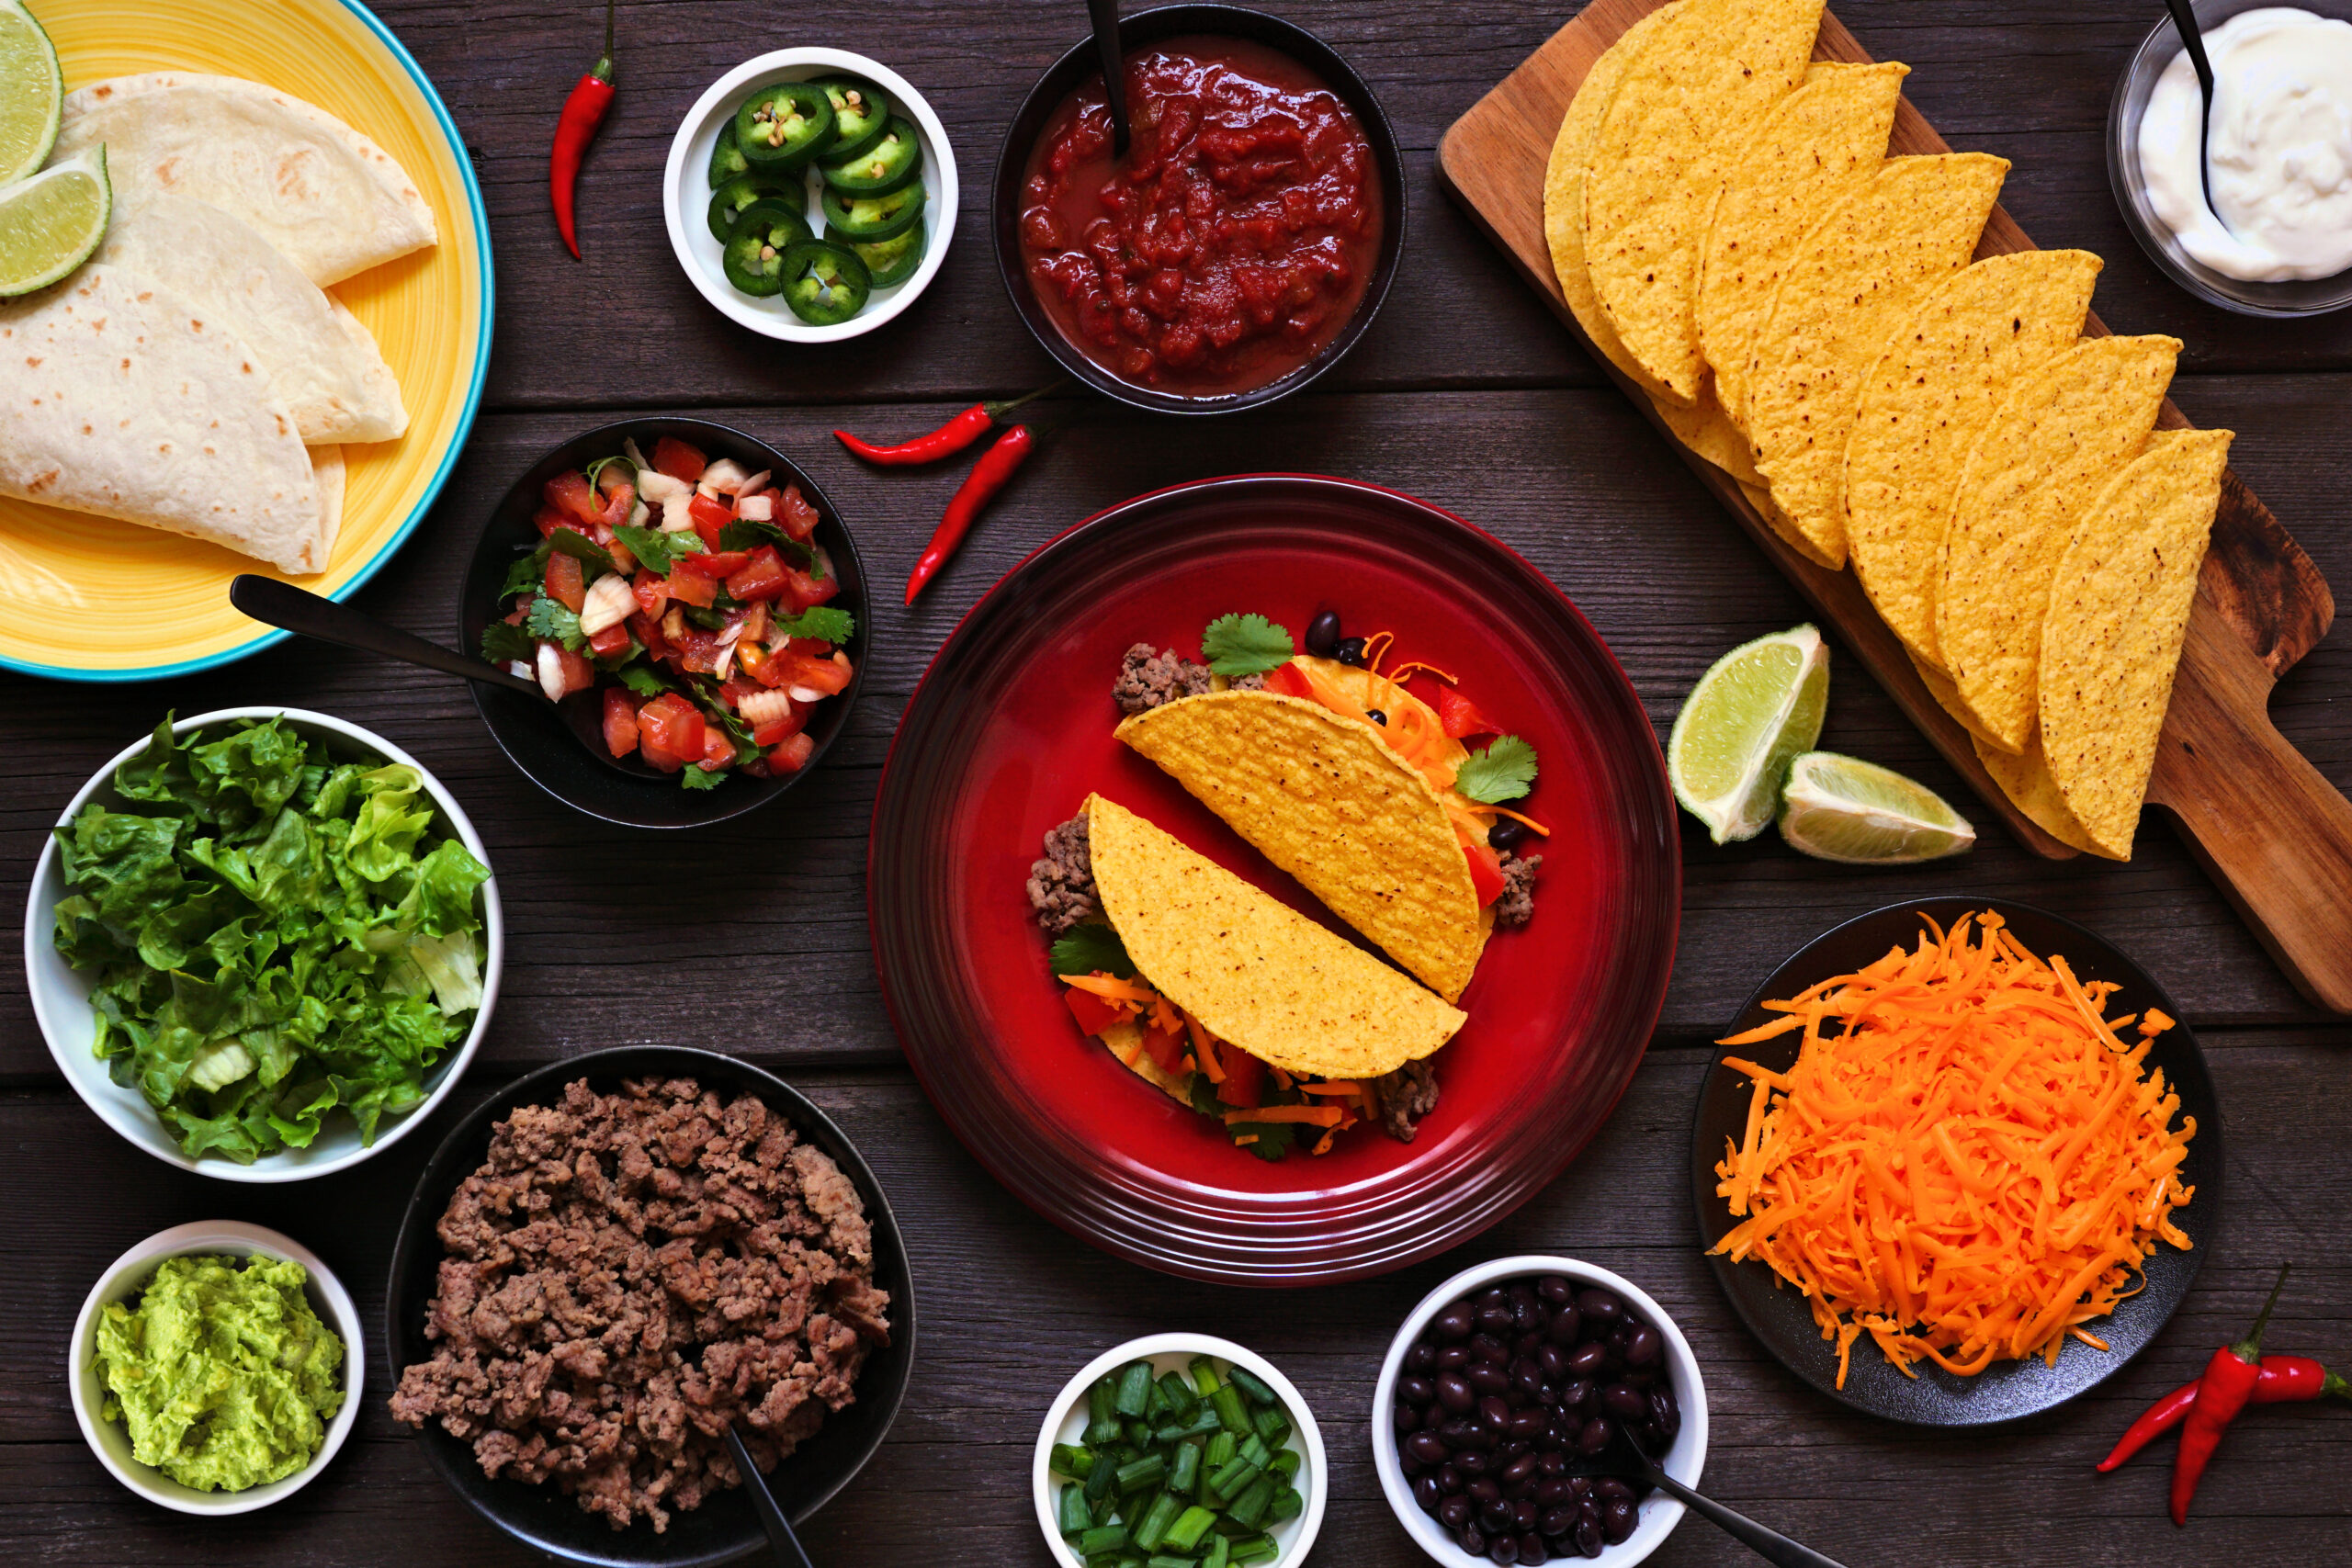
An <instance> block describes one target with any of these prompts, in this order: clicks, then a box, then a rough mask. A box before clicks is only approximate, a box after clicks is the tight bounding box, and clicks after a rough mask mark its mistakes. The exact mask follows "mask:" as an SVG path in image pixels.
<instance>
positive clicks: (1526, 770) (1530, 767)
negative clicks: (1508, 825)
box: [1453, 735, 1535, 806]
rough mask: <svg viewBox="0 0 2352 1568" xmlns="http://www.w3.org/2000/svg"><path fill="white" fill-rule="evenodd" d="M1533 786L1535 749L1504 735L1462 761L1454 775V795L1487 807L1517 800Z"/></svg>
mask: <svg viewBox="0 0 2352 1568" xmlns="http://www.w3.org/2000/svg"><path fill="white" fill-rule="evenodd" d="M1534 783H1535V748H1534V747H1532V746H1530V745H1529V744H1528V743H1527V742H1526V741H1524V740H1521V739H1520V738H1519V737H1518V736H1516V735H1505V736H1501V737H1499V738H1498V739H1496V740H1495V742H1494V743H1493V744H1492V745H1490V746H1488V747H1487V749H1486V750H1483V751H1473V752H1471V753H1470V755H1469V756H1467V757H1465V758H1464V759H1463V760H1462V767H1461V769H1460V771H1458V772H1457V773H1455V774H1454V775H1453V788H1454V791H1455V793H1456V794H1459V795H1467V796H1468V797H1469V798H1471V799H1472V800H1476V801H1478V802H1481V803H1482V804H1485V805H1487V806H1498V805H1500V804H1501V803H1502V802H1504V801H1506V800H1517V799H1519V798H1520V797H1521V795H1525V794H1526V793H1527V791H1528V788H1529V786H1531V785H1532V784H1534Z"/></svg>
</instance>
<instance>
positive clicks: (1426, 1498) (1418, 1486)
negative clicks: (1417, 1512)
mask: <svg viewBox="0 0 2352 1568" xmlns="http://www.w3.org/2000/svg"><path fill="white" fill-rule="evenodd" d="M1444 1500H1445V1495H1444V1494H1443V1493H1442V1492H1440V1491H1439V1490H1438V1489H1437V1477H1436V1476H1434V1475H1424V1476H1422V1477H1421V1478H1420V1479H1419V1481H1416V1482H1414V1483H1413V1501H1414V1502H1416V1503H1419V1505H1420V1506H1421V1512H1423V1513H1424V1514H1434V1513H1436V1512H1437V1506H1438V1505H1439V1504H1440V1503H1442V1502H1443V1501H1444Z"/></svg>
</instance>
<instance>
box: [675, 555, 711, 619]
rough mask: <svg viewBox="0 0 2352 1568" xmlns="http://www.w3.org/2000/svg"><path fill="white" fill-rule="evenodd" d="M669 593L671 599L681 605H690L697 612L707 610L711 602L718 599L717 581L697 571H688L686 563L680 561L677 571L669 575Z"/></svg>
mask: <svg viewBox="0 0 2352 1568" xmlns="http://www.w3.org/2000/svg"><path fill="white" fill-rule="evenodd" d="M669 593H670V597H671V598H673V599H675V600H676V601H677V602H678V603H679V604H692V605H693V606H694V607H695V609H697V610H707V609H709V608H710V605H711V601H713V600H715V599H717V598H718V579H717V578H715V577H705V576H704V575H703V574H702V573H701V572H698V571H688V570H686V563H685V562H684V561H680V562H679V563H678V569H677V570H675V571H673V572H672V573H671V574H670V579H669Z"/></svg>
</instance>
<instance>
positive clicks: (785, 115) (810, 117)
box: [735, 82, 833, 169]
mask: <svg viewBox="0 0 2352 1568" xmlns="http://www.w3.org/2000/svg"><path fill="white" fill-rule="evenodd" d="M832 134H833V106H832V104H831V102H830V101H828V100H827V98H826V97H825V95H824V94H823V93H821V92H820V91H819V90H818V89H817V87H816V85H814V84H812V83H809V82H778V83H775V84H774V85H771V86H766V87H763V88H761V89H760V90H759V91H758V92H756V93H753V94H752V96H750V97H748V98H745V99H744V100H743V105H742V107H741V108H739V109H737V110H736V111H735V141H736V144H737V145H738V146H739V147H741V149H742V152H743V156H744V157H745V158H748V159H749V160H751V165H752V168H754V169H791V168H797V167H798V166H799V165H801V164H805V163H807V162H808V161H809V158H810V157H811V156H813V155H814V154H815V153H817V152H819V151H820V150H821V149H823V148H824V147H825V146H826V145H827V144H829V143H830V142H831V140H832Z"/></svg>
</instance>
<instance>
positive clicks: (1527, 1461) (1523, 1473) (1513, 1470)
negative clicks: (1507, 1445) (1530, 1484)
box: [1496, 1454, 1535, 1491]
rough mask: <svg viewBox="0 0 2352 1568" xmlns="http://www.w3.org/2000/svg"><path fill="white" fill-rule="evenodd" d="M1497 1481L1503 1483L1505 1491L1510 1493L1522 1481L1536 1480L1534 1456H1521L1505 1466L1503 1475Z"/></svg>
mask: <svg viewBox="0 0 2352 1568" xmlns="http://www.w3.org/2000/svg"><path fill="white" fill-rule="evenodd" d="M1496 1479H1497V1480H1498V1481H1500V1482H1501V1483H1503V1489H1504V1490H1505V1491H1509V1490H1510V1488H1511V1487H1514V1486H1516V1485H1518V1484H1519V1483H1521V1482H1522V1481H1532V1480H1534V1479H1535V1456H1534V1455H1533V1454H1521V1455H1520V1456H1519V1457H1518V1458H1517V1459H1515V1460H1513V1461H1510V1463H1509V1464H1507V1465H1505V1466H1503V1472H1502V1474H1501V1475H1499V1476H1498V1477H1496Z"/></svg>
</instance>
